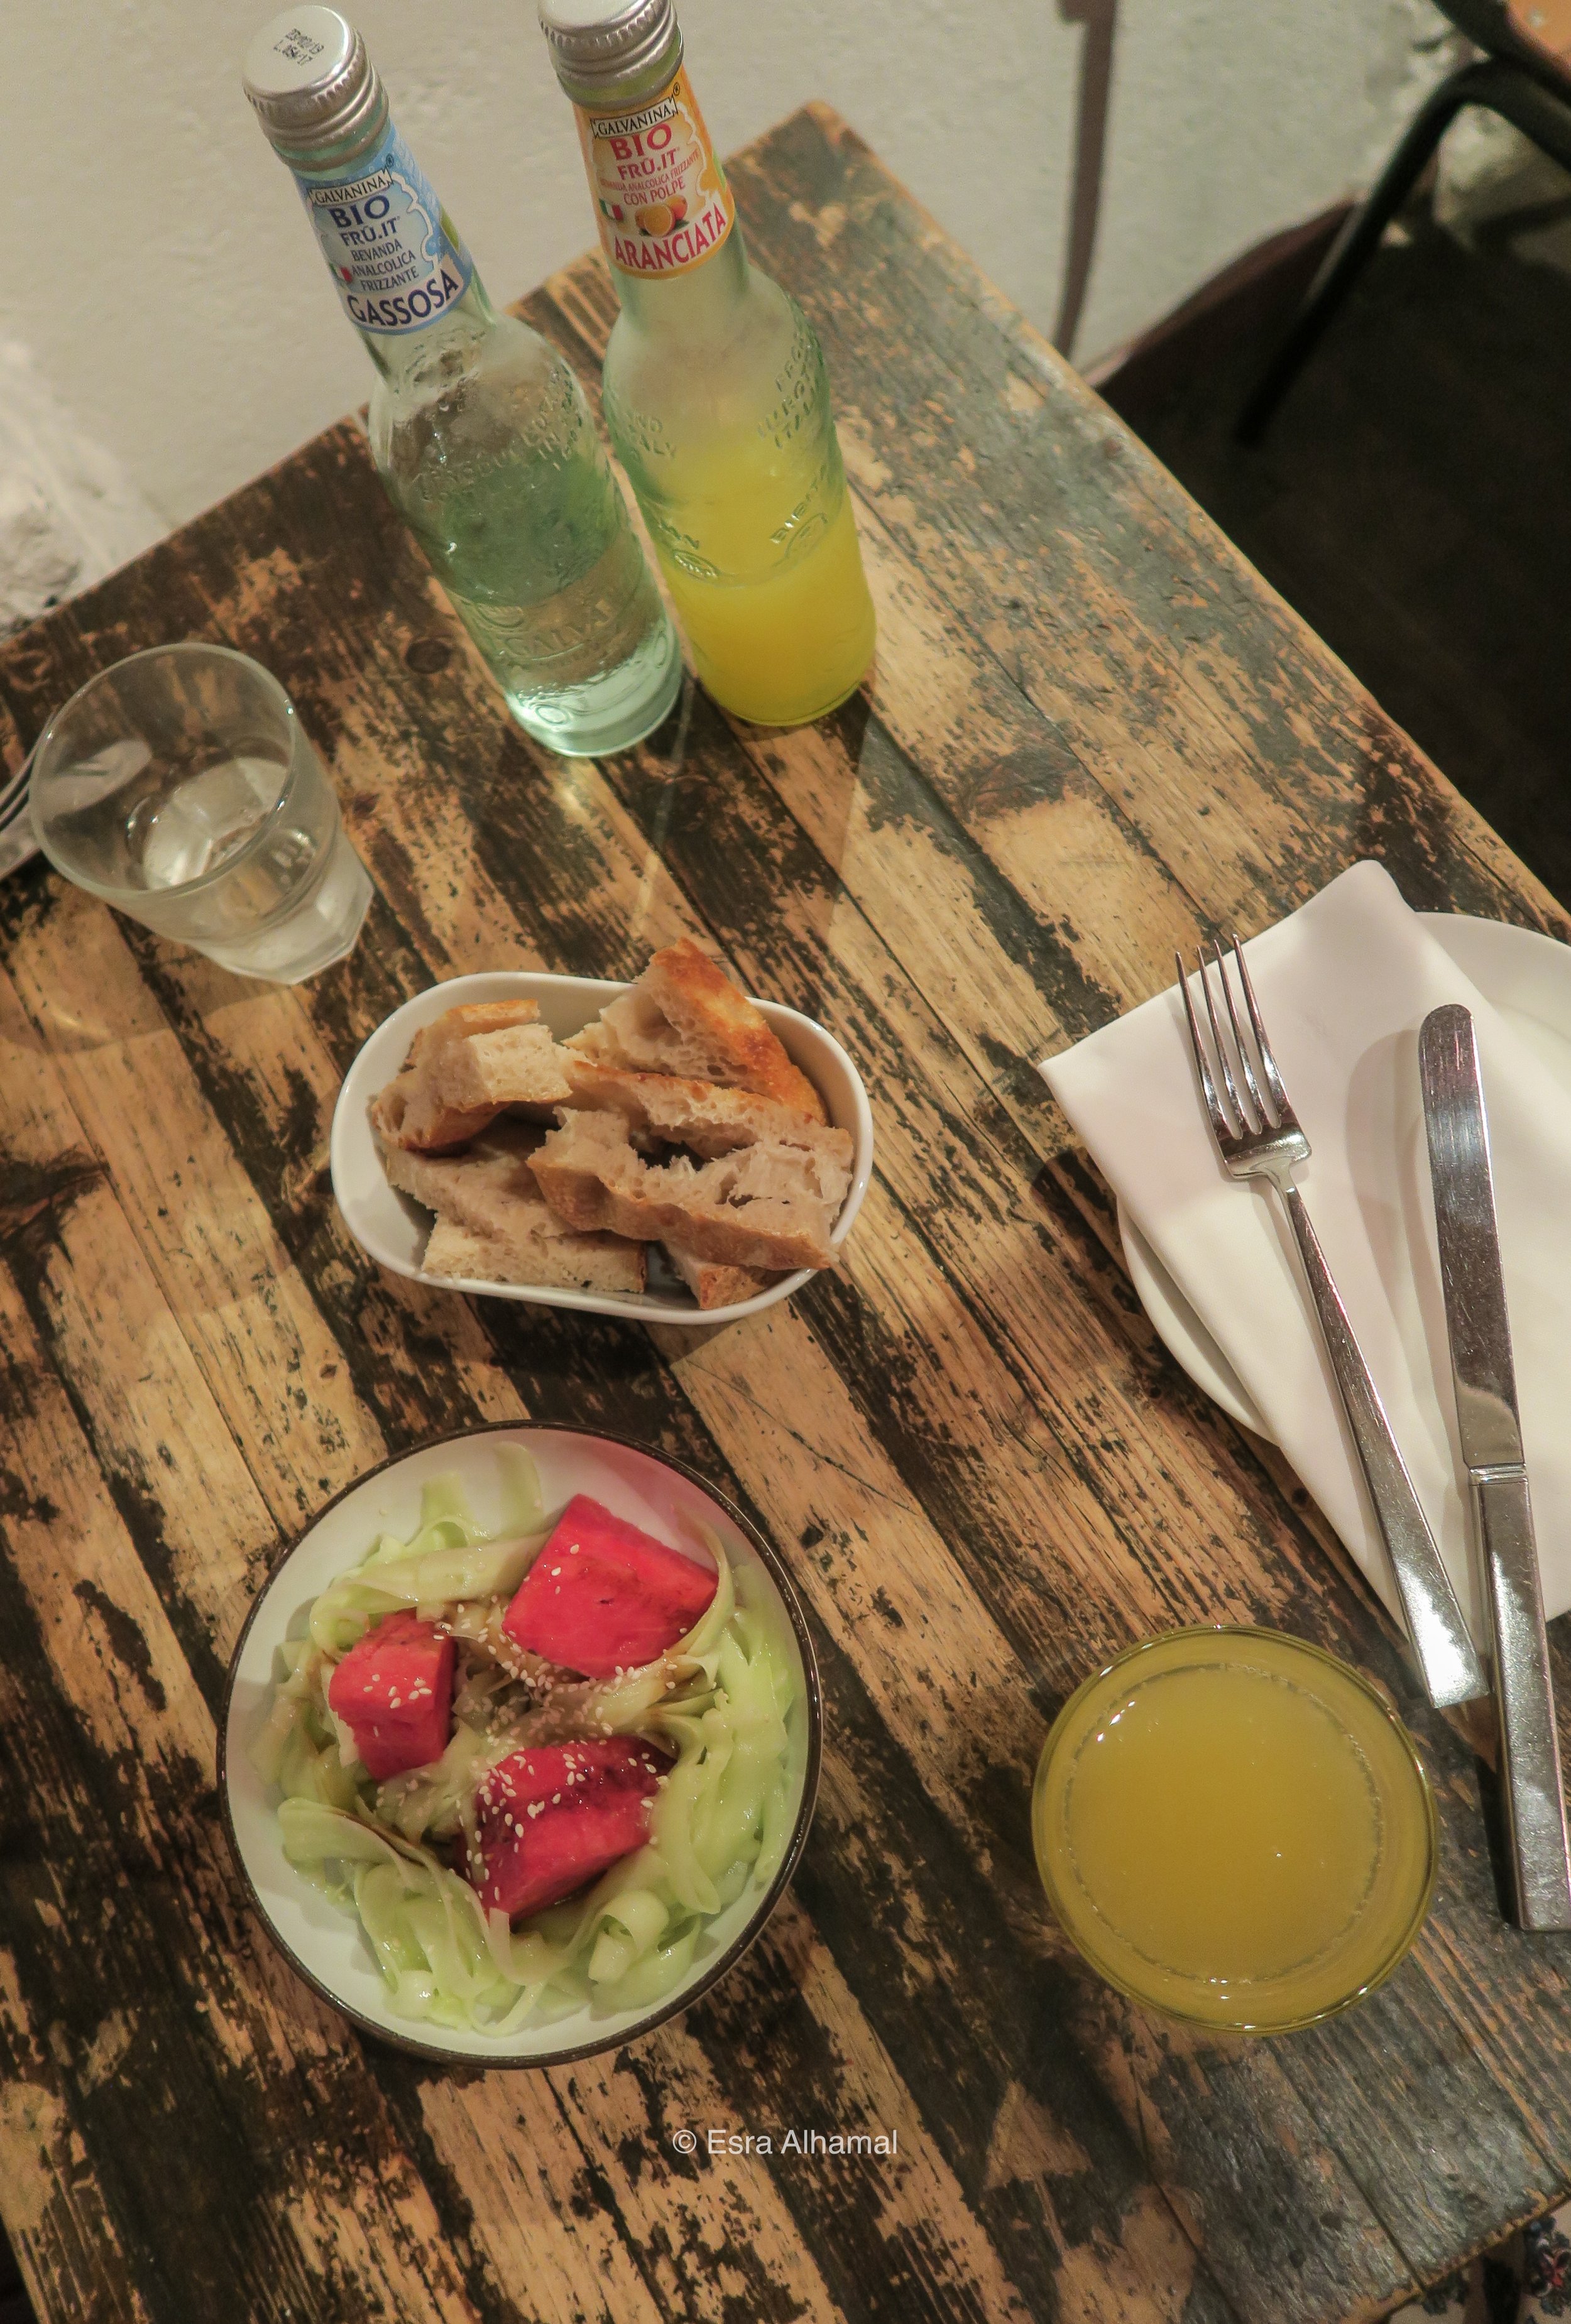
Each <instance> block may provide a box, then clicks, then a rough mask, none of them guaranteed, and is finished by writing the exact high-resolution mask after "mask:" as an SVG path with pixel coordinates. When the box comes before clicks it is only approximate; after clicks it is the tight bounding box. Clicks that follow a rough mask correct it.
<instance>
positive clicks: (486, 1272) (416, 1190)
mask: <svg viewBox="0 0 1571 2324" xmlns="http://www.w3.org/2000/svg"><path fill="white" fill-rule="evenodd" d="M537 1142H538V1141H537V1139H536V1135H535V1133H534V1132H533V1131H531V1130H520V1129H515V1128H514V1127H513V1125H511V1124H509V1123H499V1124H498V1125H497V1126H496V1127H495V1128H494V1129H493V1130H488V1131H487V1132H486V1133H485V1136H484V1137H483V1138H480V1139H476V1143H475V1144H474V1145H473V1146H472V1147H471V1148H470V1149H469V1151H468V1152H467V1154H457V1155H436V1154H418V1153H414V1152H412V1151H411V1150H409V1149H407V1148H402V1147H397V1146H393V1147H389V1148H386V1150H385V1152H384V1157H383V1158H384V1162H385V1164H386V1167H387V1176H388V1182H389V1184H390V1185H394V1186H396V1187H398V1188H399V1190H400V1191H401V1193H403V1194H412V1195H413V1196H414V1198H415V1200H416V1202H417V1203H424V1204H425V1206H426V1208H427V1209H428V1210H432V1211H435V1212H436V1213H437V1214H438V1216H437V1224H436V1226H435V1227H433V1229H432V1230H431V1236H430V1241H429V1242H428V1244H427V1246H426V1255H425V1259H424V1260H423V1262H422V1264H423V1265H424V1267H425V1268H426V1271H427V1273H428V1274H432V1275H468V1276H479V1277H486V1278H488V1279H489V1280H490V1281H492V1282H494V1283H519V1284H539V1285H541V1286H542V1287H545V1288H548V1289H553V1290H557V1289H568V1290H576V1291H617V1292H628V1291H642V1289H643V1285H644V1274H645V1268H644V1254H643V1249H642V1243H641V1242H638V1241H627V1240H624V1239H623V1237H622V1236H620V1235H615V1234H601V1233H590V1234H580V1233H578V1232H577V1231H575V1230H574V1228H573V1227H572V1226H571V1225H570V1224H568V1223H567V1222H564V1221H563V1220H562V1219H561V1218H560V1217H559V1216H558V1214H557V1213H555V1212H554V1211H552V1210H551V1209H550V1207H549V1206H548V1204H547V1203H545V1202H544V1201H543V1199H542V1198H541V1192H540V1188H539V1187H538V1185H536V1184H535V1180H534V1177H533V1176H532V1174H531V1170H530V1167H529V1157H530V1155H531V1151H532V1149H533V1148H534V1146H535V1145H536V1143H537Z"/></svg>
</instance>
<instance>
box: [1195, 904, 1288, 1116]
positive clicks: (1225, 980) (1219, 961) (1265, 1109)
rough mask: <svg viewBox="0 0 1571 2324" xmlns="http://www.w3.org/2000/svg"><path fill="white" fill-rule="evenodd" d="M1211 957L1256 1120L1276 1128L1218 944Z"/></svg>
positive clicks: (1231, 981)
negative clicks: (1250, 1052)
mask: <svg viewBox="0 0 1571 2324" xmlns="http://www.w3.org/2000/svg"><path fill="white" fill-rule="evenodd" d="M1211 957H1212V959H1213V960H1214V961H1215V964H1216V973H1217V975H1218V977H1220V979H1221V981H1222V998H1223V999H1224V1001H1225V1002H1226V1003H1227V1021H1228V1023H1229V1024H1230V1025H1231V1026H1232V1028H1233V1039H1234V1047H1236V1049H1237V1051H1238V1063H1239V1066H1240V1069H1241V1070H1242V1072H1243V1084H1244V1087H1245V1088H1246V1089H1247V1090H1248V1092H1249V1095H1250V1102H1251V1103H1252V1105H1253V1107H1254V1111H1255V1117H1256V1120H1258V1121H1259V1123H1260V1126H1261V1129H1262V1130H1274V1129H1275V1128H1276V1123H1275V1121H1274V1120H1273V1119H1272V1117H1271V1108H1270V1107H1269V1106H1268V1105H1267V1103H1266V1102H1265V1100H1264V1098H1263V1097H1261V1093H1260V1084H1259V1083H1258V1082H1257V1081H1256V1080H1255V1077H1254V1066H1253V1064H1252V1061H1251V1058H1250V1054H1249V1043H1248V1042H1247V1041H1246V1040H1245V1039H1244V1037H1243V1026H1242V1024H1241V1023H1240V1022H1239V1017H1238V1010H1237V1007H1236V1005H1235V1003H1234V998H1233V979H1232V978H1231V977H1230V976H1229V975H1228V973H1227V960H1226V955H1225V954H1224V952H1223V950H1222V947H1221V945H1215V944H1214V945H1212V947H1211Z"/></svg>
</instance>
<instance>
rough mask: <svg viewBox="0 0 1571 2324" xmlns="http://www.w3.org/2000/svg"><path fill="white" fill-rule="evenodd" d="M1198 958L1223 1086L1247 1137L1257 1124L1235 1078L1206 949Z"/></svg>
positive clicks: (1240, 1127)
mask: <svg viewBox="0 0 1571 2324" xmlns="http://www.w3.org/2000/svg"><path fill="white" fill-rule="evenodd" d="M1197 958H1198V960H1199V963H1200V989H1201V991H1203V992H1204V994H1205V995H1206V1016H1207V1017H1208V1018H1209V1019H1211V1037H1212V1039H1213V1040H1214V1041H1215V1044H1216V1062H1217V1064H1218V1065H1220V1066H1221V1068H1222V1083H1223V1087H1224V1089H1225V1090H1226V1092H1227V1096H1228V1102H1229V1103H1230V1104H1231V1105H1232V1108H1233V1111H1234V1113H1235V1114H1236V1115H1237V1117H1238V1123H1239V1129H1240V1131H1241V1133H1242V1135H1243V1136H1244V1137H1246V1138H1247V1137H1248V1136H1249V1134H1250V1132H1251V1131H1252V1130H1253V1129H1254V1128H1255V1126H1256V1125H1255V1121H1254V1118H1253V1116H1252V1114H1251V1112H1250V1111H1249V1108H1248V1107H1247V1106H1246V1105H1245V1104H1244V1102H1243V1093H1242V1092H1241V1091H1240V1089H1239V1086H1238V1084H1237V1083H1236V1082H1235V1081H1234V1078H1233V1061H1232V1059H1231V1057H1230V1056H1228V1052H1227V1041H1226V1037H1225V1036H1224V1033H1223V1030H1222V1019H1221V1018H1220V1017H1218V1015H1217V1014H1216V996H1215V993H1214V992H1213V991H1212V990H1211V977H1210V973H1209V971H1208V968H1207V965H1206V954H1205V951H1204V949H1202V950H1201V951H1200V952H1199V954H1197ZM1225 991H1226V988H1225V984H1224V997H1225Z"/></svg>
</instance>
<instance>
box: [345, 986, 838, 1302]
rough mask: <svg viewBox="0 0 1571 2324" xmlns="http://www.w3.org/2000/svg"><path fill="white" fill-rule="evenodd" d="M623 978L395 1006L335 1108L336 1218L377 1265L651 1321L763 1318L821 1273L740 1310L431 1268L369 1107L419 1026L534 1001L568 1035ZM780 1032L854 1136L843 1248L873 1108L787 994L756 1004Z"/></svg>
mask: <svg viewBox="0 0 1571 2324" xmlns="http://www.w3.org/2000/svg"><path fill="white" fill-rule="evenodd" d="M627 989H628V988H627V986H626V985H625V984H611V983H606V982H603V981H601V980H600V979H598V978H596V977H589V976H546V975H544V974H536V973H534V972H533V971H532V970H528V969H497V970H495V971H494V972H493V973H490V974H487V975H481V976H455V977H450V978H449V979H448V982H447V983H445V984H433V985H432V987H431V989H430V991H429V992H420V993H417V994H416V995H415V998H414V999H413V1000H412V1001H405V1002H404V1004H403V1007H402V1009H397V1010H394V1011H393V1015H392V1016H391V1017H389V1018H388V1019H386V1021H385V1022H384V1024H381V1025H379V1026H378V1027H377V1028H376V1030H375V1032H374V1033H373V1034H372V1036H371V1038H370V1039H369V1040H368V1041H367V1042H366V1044H365V1047H364V1048H363V1049H362V1050H361V1052H360V1054H359V1056H357V1057H356V1060H355V1062H354V1064H353V1065H351V1066H350V1068H349V1070H348V1072H347V1074H346V1075H345V1076H344V1086H343V1088H342V1089H341V1090H340V1091H339V1093H338V1102H337V1106H336V1107H335V1108H334V1111H333V1139H332V1149H331V1158H332V1169H333V1195H334V1199H335V1200H336V1201H337V1205H338V1211H339V1214H340V1216H341V1217H342V1219H343V1222H344V1224H345V1225H346V1226H347V1228H348V1230H349V1232H350V1233H351V1234H352V1235H353V1236H354V1238H355V1240H356V1242H357V1243H358V1244H359V1245H360V1248H361V1250H364V1251H368V1252H369V1253H370V1255H371V1257H372V1258H373V1259H375V1260H376V1261H377V1263H378V1265H379V1266H382V1267H388V1268H392V1269H393V1273H394V1274H395V1275H407V1276H408V1277H411V1280H412V1281H413V1282H416V1283H429V1284H430V1285H431V1286H432V1287H433V1288H434V1289H436V1290H438V1291H470V1292H476V1291H477V1292H483V1293H485V1295H486V1296H488V1297H490V1298H493V1299H524V1300H529V1301H531V1303H532V1304H533V1305H537V1306H542V1307H582V1308H587V1310H588V1311H589V1313H590V1314H595V1315H633V1316H636V1318H637V1319H638V1321H639V1322H640V1323H688V1324H691V1323H735V1322H736V1321H738V1320H739V1318H741V1317H742V1316H744V1315H756V1314H759V1313H760V1312H761V1311H762V1309H763V1308H765V1307H772V1306H774V1305H776V1304H777V1303H778V1302H779V1301H780V1300H781V1299H789V1298H790V1296H791V1293H792V1292H793V1291H799V1290H800V1289H801V1287H802V1286H803V1284H804V1283H810V1282H811V1281H812V1279H813V1269H812V1268H810V1267H803V1268H798V1269H797V1271H796V1273H795V1274H794V1275H786V1276H782V1277H781V1280H780V1281H779V1282H778V1283H772V1284H771V1285H770V1286H769V1289H768V1290H767V1291H761V1292H760V1293H759V1294H758V1296H757V1297H756V1298H753V1299H742V1300H738V1301H737V1303H736V1305H735V1306H734V1307H700V1306H699V1305H698V1303H697V1301H695V1300H693V1299H690V1298H688V1297H686V1296H684V1297H681V1298H678V1297H676V1296H671V1297H670V1298H661V1297H659V1296H656V1295H655V1294H653V1293H652V1292H642V1293H640V1292H633V1293H630V1294H628V1295H627V1296H625V1297H618V1296H616V1295H615V1293H610V1292H600V1291H559V1290H554V1289H548V1288H546V1287H545V1286H536V1285H533V1284H521V1283H493V1282H491V1281H489V1280H481V1279H475V1280H471V1279H469V1278H467V1277H456V1276H450V1275H427V1274H426V1273H425V1271H424V1269H423V1268H421V1266H420V1253H421V1252H422V1251H423V1250H424V1249H425V1245H426V1238H427V1236H428V1235H429V1234H430V1224H431V1219H430V1212H429V1211H428V1210H426V1209H424V1208H423V1207H422V1205H421V1204H420V1203H416V1202H414V1201H412V1200H411V1197H410V1196H409V1195H407V1194H399V1193H397V1192H396V1190H395V1189H394V1188H393V1187H392V1186H390V1185H388V1183H387V1174H386V1172H385V1171H384V1169H383V1167H382V1157H381V1156H380V1155H379V1154H378V1153H377V1150H376V1139H375V1137H374V1134H373V1131H372V1128H371V1115H370V1105H371V1101H372V1099H373V1098H374V1096H375V1095H376V1093H377V1092H378V1090H380V1089H384V1088H385V1086H386V1085H387V1084H388V1083H389V1082H390V1081H391V1080H392V1079H393V1075H394V1074H396V1073H398V1072H399V1071H400V1069H401V1068H402V1065H403V1061H404V1059H405V1058H406V1057H407V1056H408V1055H409V1045H410V1043H411V1041H412V1040H413V1038H414V1037H415V1035H416V1034H417V1033H418V1032H419V1031H420V1027H421V1026H422V1025H429V1024H430V1023H431V1022H432V1021H433V1019H436V1018H438V1017H441V1016H444V1015H445V1014H446V1012H447V1011H448V1010H449V1009H459V1008H463V1007H465V1006H467V1005H468V1004H470V1003H473V1002H476V1001H534V1002H535V1003H536V1005H537V1006H538V1008H539V1010H540V1013H541V1023H542V1024H545V1025H549V1026H550V1029H551V1031H552V1033H553V1034H554V1035H555V1037H556V1038H557V1039H558V1040H559V1041H563V1040H566V1038H567V1037H568V1034H569V1033H577V1032H579V1031H581V1029H582V1028H583V1027H584V1026H586V1025H587V1024H589V1023H591V1022H592V1021H593V1019H595V1018H596V1017H597V1016H598V1015H599V1014H600V1011H601V1010H602V1009H604V1008H605V1003H606V1002H607V1001H614V1000H615V997H616V995H617V994H618V993H619V992H625V991H627ZM753 1006H754V1008H756V1009H758V1010H762V1014H763V1016H764V1017H765V1019H767V1020H768V1023H769V1025H770V1028H771V1029H772V1032H773V1033H774V1034H775V1035H776V1036H777V1037H778V1038H779V1040H780V1043H781V1047H782V1048H783V1049H784V1050H785V1053H786V1055H787V1056H788V1057H790V1061H791V1063H792V1065H799V1066H800V1068H801V1070H802V1072H803V1073H804V1074H806V1075H807V1077H808V1079H809V1081H810V1082H811V1083H812V1084H813V1087H814V1088H815V1089H816V1090H817V1091H818V1094H819V1096H820V1097H821V1098H822V1099H823V1101H824V1103H825V1104H826V1105H827V1107H828V1109H829V1119H830V1120H831V1121H832V1122H833V1123H834V1124H835V1127H836V1129H837V1130H849V1131H850V1132H851V1140H852V1147H853V1152H852V1157H851V1187H850V1192H849V1193H848V1194H846V1200H845V1203H843V1204H842V1206H841V1211H840V1215H839V1217H838V1218H837V1219H836V1222H835V1225H834V1229H833V1231H832V1232H831V1234H830V1237H829V1240H830V1242H831V1243H832V1244H833V1246H834V1248H835V1250H836V1253H838V1251H839V1249H840V1246H841V1244H842V1243H843V1242H844V1241H845V1240H846V1236H847V1235H848V1234H849V1233H850V1231H851V1229H852V1226H853V1224H854V1223H855V1218H856V1213H857V1212H858V1211H859V1210H860V1209H861V1208H862V1198H863V1196H864V1194H866V1192H867V1182H868V1180H869V1178H870V1177H871V1176H873V1110H872V1108H871V1107H870V1106H869V1104H868V1102H867V1092H866V1090H865V1089H864V1087H863V1085H862V1076H861V1074H859V1073H858V1072H857V1070H856V1068H855V1065H853V1064H852V1062H851V1060H850V1058H849V1057H848V1056H846V1052H845V1050H844V1049H843V1048H842V1047H840V1044H839V1042H838V1041H837V1040H836V1038H835V1036H834V1035H833V1034H832V1033H827V1032H826V1031H825V1029H824V1028H823V1027H822V1025H816V1024H815V1023H814V1022H813V1019H811V1018H810V1017H803V1016H802V1015H800V1014H799V1011H798V1010H795V1009H786V1008H784V1007H782V1006H781V1003H780V1002H779V1001H755V1002H754V1003H753Z"/></svg>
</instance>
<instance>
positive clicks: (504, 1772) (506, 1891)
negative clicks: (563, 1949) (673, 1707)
mask: <svg viewBox="0 0 1571 2324" xmlns="http://www.w3.org/2000/svg"><path fill="white" fill-rule="evenodd" d="M669 1765H670V1762H669V1761H668V1760H666V1759H664V1758H662V1757H661V1754H660V1753H659V1752H658V1751H657V1750H656V1749H655V1748H654V1747H653V1746H652V1744H649V1743H639V1742H635V1741H633V1740H632V1739H631V1738H629V1737H627V1736H625V1735H613V1736H611V1737H610V1738H607V1739H606V1740H605V1741H597V1742H593V1743H537V1744H534V1745H532V1746H531V1748H529V1749H528V1750H525V1751H514V1752H513V1753H512V1754H511V1755H510V1757H507V1758H505V1759H502V1760H499V1761H498V1763H497V1765H496V1766H494V1767H493V1768H492V1769H491V1770H490V1772H489V1773H488V1774H487V1775H485V1777H484V1778H483V1780H482V1782H481V1784H480V1787H479V1790H478V1791H477V1793H476V1806H477V1808H478V1810H479V1860H478V1862H475V1861H473V1860H472V1861H471V1863H470V1867H469V1877H470V1879H471V1880H472V1881H473V1883H474V1885H475V1886H476V1888H477V1889H478V1890H479V1892H480V1902H481V1903H482V1904H484V1905H485V1909H486V1910H487V1912H490V1911H492V1910H493V1909H494V1908H495V1907H497V1906H500V1907H501V1909H502V1911H503V1912H504V1913H505V1914H507V1916H508V1918H509V1919H510V1920H516V1919H517V1917H518V1915H519V1914H521V1913H538V1912H540V1911H541V1908H542V1907H543V1906H545V1905H547V1904H557V1903H558V1902H559V1900H560V1899H561V1898H562V1897H564V1896H569V1895H571V1894H572V1892H573V1890H574V1889H575V1888H581V1887H583V1886H584V1884H585V1883H586V1881H589V1880H594V1879H596V1878H597V1877H598V1876H599V1875H600V1874H601V1873H602V1872H604V1871H605V1867H606V1866H607V1865H610V1864H615V1862H616V1860H617V1858H618V1857H622V1856H627V1855H629V1854H630V1853H631V1852H632V1850H633V1849H635V1848H642V1846H643V1843H644V1841H645V1840H646V1839H647V1838H648V1837H649V1816H648V1808H647V1805H646V1803H647V1802H648V1800H649V1798H650V1796H651V1795H652V1793H653V1791H654V1789H655V1787H656V1785H657V1784H658V1783H659V1781H660V1778H661V1775H662V1774H663V1773H664V1771H665V1769H666V1767H667V1766H669Z"/></svg>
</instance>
